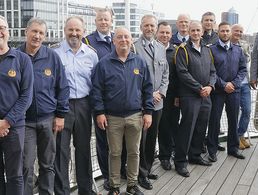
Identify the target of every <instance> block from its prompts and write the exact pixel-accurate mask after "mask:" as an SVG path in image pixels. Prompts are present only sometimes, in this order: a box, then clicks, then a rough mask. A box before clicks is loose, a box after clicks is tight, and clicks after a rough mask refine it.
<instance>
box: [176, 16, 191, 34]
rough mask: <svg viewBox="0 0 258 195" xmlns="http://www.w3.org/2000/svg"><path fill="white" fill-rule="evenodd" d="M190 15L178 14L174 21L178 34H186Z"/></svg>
mask: <svg viewBox="0 0 258 195" xmlns="http://www.w3.org/2000/svg"><path fill="white" fill-rule="evenodd" d="M190 21H191V19H190V15H189V14H179V15H178V17H177V21H176V27H177V30H178V32H179V33H180V35H182V36H186V35H188V30H189V29H188V28H189V24H190Z"/></svg>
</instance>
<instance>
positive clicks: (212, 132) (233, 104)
mask: <svg viewBox="0 0 258 195" xmlns="http://www.w3.org/2000/svg"><path fill="white" fill-rule="evenodd" d="M211 100H212V109H211V116H210V121H209V129H208V137H207V148H208V152H209V154H216V153H217V151H218V142H219V130H220V119H221V115H222V111H223V106H224V104H225V110H226V113H227V119H228V138H227V148H228V152H229V153H231V152H237V151H238V147H239V137H238V133H237V125H238V113H239V105H240V93H239V92H236V93H231V94H227V93H219V94H217V93H216V94H215V93H214V94H212V96H211Z"/></svg>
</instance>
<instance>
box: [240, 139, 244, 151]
mask: <svg viewBox="0 0 258 195" xmlns="http://www.w3.org/2000/svg"><path fill="white" fill-rule="evenodd" d="M244 149H245V145H244V144H243V142H242V141H241V138H239V150H244Z"/></svg>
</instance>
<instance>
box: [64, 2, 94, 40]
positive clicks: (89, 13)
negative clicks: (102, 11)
mask: <svg viewBox="0 0 258 195" xmlns="http://www.w3.org/2000/svg"><path fill="white" fill-rule="evenodd" d="M95 9H98V8H95V7H92V6H88V5H85V4H78V3H74V2H68V15H69V16H72V15H76V16H80V17H82V18H83V19H84V21H85V26H86V32H85V34H86V35H87V34H90V33H92V32H93V31H95V30H96V25H95V16H96V12H95Z"/></svg>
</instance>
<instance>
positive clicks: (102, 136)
mask: <svg viewBox="0 0 258 195" xmlns="http://www.w3.org/2000/svg"><path fill="white" fill-rule="evenodd" d="M94 125H95V134H96V148H97V157H98V163H99V167H100V170H101V173H102V176H103V178H104V179H109V171H108V167H109V166H108V153H109V149H108V142H107V134H106V131H105V130H103V129H100V128H99V127H98V125H97V124H96V119H95V120H94ZM126 156H127V153H126V145H125V140H124V139H123V150H122V154H121V171H120V172H121V173H122V174H126V173H125V171H126V170H125V164H126Z"/></svg>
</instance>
